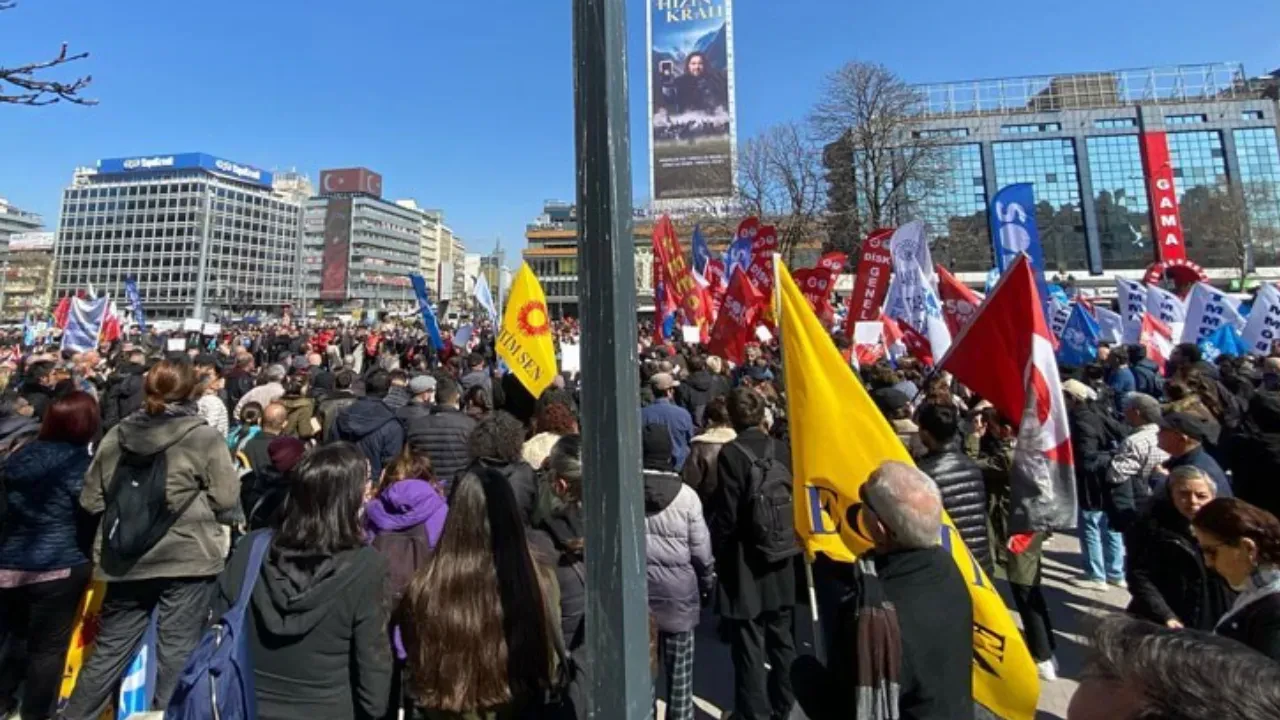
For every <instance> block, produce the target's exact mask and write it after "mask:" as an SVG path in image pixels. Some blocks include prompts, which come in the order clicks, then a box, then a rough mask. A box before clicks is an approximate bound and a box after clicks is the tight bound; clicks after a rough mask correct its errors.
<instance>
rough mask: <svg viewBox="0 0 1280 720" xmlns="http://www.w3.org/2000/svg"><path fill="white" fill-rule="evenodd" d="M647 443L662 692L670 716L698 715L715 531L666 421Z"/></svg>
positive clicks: (648, 539)
mask: <svg viewBox="0 0 1280 720" xmlns="http://www.w3.org/2000/svg"><path fill="white" fill-rule="evenodd" d="M642 447H643V453H644V513H645V519H644V529H645V544H646V549H647V566H646V573H645V574H646V576H647V578H648V581H649V612H650V613H651V614H652V616H653V622H654V624H655V625H656V626H657V628H658V647H659V653H660V655H659V657H660V659H661V662H662V667H663V670H664V673H663V674H664V675H666V678H667V687H666V692H665V693H662V694H661V695H660V697H662V698H663V699H664V700H665V701H666V703H667V715H666V716H667V718H669V719H670V720H693V715H694V710H693V629H694V628H695V627H696V626H697V625H698V618H699V615H700V613H701V607H702V602H703V599H704V598H708V599H709V598H710V597H711V593H712V591H713V590H714V588H715V557H714V556H713V555H712V553H711V533H710V532H709V531H708V530H707V523H706V520H705V519H704V518H703V515H702V501H701V500H699V499H698V494H697V493H696V492H694V490H693V488H690V487H689V486H688V485H685V484H684V482H683V481H682V480H681V479H680V475H678V474H677V473H676V472H675V470H674V468H673V467H672V465H671V434H670V433H669V432H668V431H667V428H666V426H664V425H648V426H645V428H644V430H643V431H642Z"/></svg>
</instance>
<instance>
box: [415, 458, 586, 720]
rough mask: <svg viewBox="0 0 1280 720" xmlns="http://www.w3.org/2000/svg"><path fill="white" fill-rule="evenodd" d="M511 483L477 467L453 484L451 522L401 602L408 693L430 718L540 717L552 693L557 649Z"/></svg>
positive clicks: (549, 588)
mask: <svg viewBox="0 0 1280 720" xmlns="http://www.w3.org/2000/svg"><path fill="white" fill-rule="evenodd" d="M558 596H559V590H558V587H557V585H556V581H555V575H554V574H553V573H551V572H550V571H549V570H545V569H542V568H539V567H538V566H537V565H536V564H535V562H534V559H533V555H532V553H531V552H530V549H529V545H528V541H527V539H526V536H525V529H524V521H523V519H522V517H521V513H520V510H519V509H518V508H517V506H516V501H515V496H514V495H513V493H512V492H511V486H510V484H509V483H508V482H507V479H506V478H505V477H504V476H503V475H502V474H501V473H499V472H497V471H495V470H492V469H489V468H486V467H483V466H475V467H473V468H472V469H471V470H468V471H466V472H464V473H463V474H462V475H460V476H459V477H458V479H457V480H456V481H455V482H454V484H453V488H452V491H451V493H450V495H449V517H448V519H447V520H446V521H445V524H444V532H443V533H442V534H441V536H440V542H439V543H438V544H437V546H436V548H435V552H434V553H433V554H432V556H431V559H430V561H429V562H428V563H427V565H426V567H424V568H423V569H422V571H421V572H419V573H418V576H417V577H416V578H414V581H413V583H412V584H411V585H410V586H409V592H408V595H407V596H406V597H405V603H406V607H405V619H406V624H405V650H406V652H407V654H408V656H409V661H408V677H407V680H406V686H407V689H408V692H409V695H410V696H411V697H412V698H413V699H414V701H415V703H416V704H417V706H418V707H419V708H421V709H422V710H424V711H425V712H426V715H427V717H428V718H431V719H432V720H437V719H444V718H468V719H475V718H479V719H483V720H506V719H507V718H517V717H521V718H523V717H539V713H540V712H541V711H543V710H544V709H546V708H545V706H546V703H547V698H548V696H549V695H550V694H551V693H552V692H553V691H554V690H556V689H558V680H557V678H558V670H557V664H558V663H557V658H558V656H559V655H560V652H559V651H558V650H557V649H558V648H561V647H563V643H562V641H561V639H560V633H559V628H558V627H556V624H555V622H554V620H553V616H552V614H551V612H550V610H549V609H550V608H555V607H558V604H559V597H558Z"/></svg>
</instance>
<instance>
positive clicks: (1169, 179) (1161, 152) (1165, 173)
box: [1142, 132, 1187, 262]
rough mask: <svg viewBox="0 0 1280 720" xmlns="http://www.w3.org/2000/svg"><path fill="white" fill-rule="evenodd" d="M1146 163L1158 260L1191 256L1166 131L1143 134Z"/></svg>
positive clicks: (1152, 229)
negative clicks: (1183, 225)
mask: <svg viewBox="0 0 1280 720" xmlns="http://www.w3.org/2000/svg"><path fill="white" fill-rule="evenodd" d="M1142 162H1143V165H1144V166H1145V167H1144V169H1145V170H1146V174H1147V199H1148V201H1149V202H1150V203H1151V231H1152V233H1154V234H1155V239H1156V241H1155V246H1156V260H1158V261H1164V262H1168V261H1170V260H1186V259H1187V243H1186V238H1185V236H1184V235H1183V232H1182V216H1181V214H1180V213H1179V212H1178V191H1177V190H1176V189H1175V187H1174V185H1173V162H1172V161H1171V160H1170V158H1169V137H1168V134H1167V133H1163V132H1144V133H1142Z"/></svg>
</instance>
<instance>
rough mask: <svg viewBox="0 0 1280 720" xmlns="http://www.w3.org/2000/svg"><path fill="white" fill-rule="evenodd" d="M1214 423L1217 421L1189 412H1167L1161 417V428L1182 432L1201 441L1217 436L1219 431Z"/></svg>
mask: <svg viewBox="0 0 1280 720" xmlns="http://www.w3.org/2000/svg"><path fill="white" fill-rule="evenodd" d="M1214 425H1215V423H1211V422H1209V421H1208V420H1205V419H1204V418H1202V417H1200V416H1199V415H1193V414H1191V413H1188V412H1173V413H1166V414H1165V416H1164V417H1162V418H1161V419H1160V428H1161V429H1162V430H1172V431H1174V432H1179V433H1182V434H1183V435H1186V436H1187V437H1189V438H1191V439H1192V440H1195V441H1196V442H1200V443H1203V442H1205V441H1207V440H1211V439H1212V438H1214V437H1217V435H1218V432H1217V429H1216V428H1215V427H1214Z"/></svg>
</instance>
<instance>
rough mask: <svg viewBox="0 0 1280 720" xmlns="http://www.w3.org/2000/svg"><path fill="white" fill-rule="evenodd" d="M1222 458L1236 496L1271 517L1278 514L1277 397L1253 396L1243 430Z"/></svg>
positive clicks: (1279, 414) (1268, 394) (1279, 427)
mask: <svg viewBox="0 0 1280 720" xmlns="http://www.w3.org/2000/svg"><path fill="white" fill-rule="evenodd" d="M1225 455H1226V457H1227V458H1228V463H1227V469H1229V470H1230V471H1231V481H1232V484H1233V485H1234V488H1233V489H1234V490H1235V492H1236V496H1237V497H1239V498H1240V499H1241V500H1244V501H1245V502H1247V503H1250V504H1252V505H1256V506H1258V507H1260V508H1262V509H1263V510H1266V511H1267V512H1269V513H1271V514H1272V515H1275V514H1276V513H1280V393H1275V392H1258V393H1257V394H1255V395H1254V396H1253V398H1252V399H1251V400H1250V401H1249V414H1248V416H1247V419H1246V421H1245V423H1244V428H1243V430H1242V431H1241V433H1240V434H1239V435H1237V436H1235V437H1234V438H1233V439H1232V440H1231V441H1230V442H1229V444H1228V447H1227V452H1226V453H1225Z"/></svg>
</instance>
